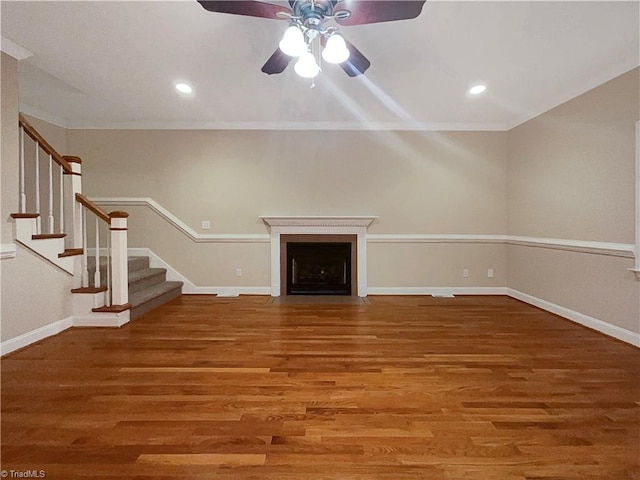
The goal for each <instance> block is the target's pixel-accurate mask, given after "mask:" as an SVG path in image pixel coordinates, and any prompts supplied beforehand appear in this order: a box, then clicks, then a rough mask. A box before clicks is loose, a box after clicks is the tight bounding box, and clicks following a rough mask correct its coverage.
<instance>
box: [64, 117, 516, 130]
mask: <svg viewBox="0 0 640 480" xmlns="http://www.w3.org/2000/svg"><path fill="white" fill-rule="evenodd" d="M66 128H69V129H72V130H295V131H297V130H318V131H398V132H401V131H406V132H444V131H473V132H475V131H479V132H487V131H497V132H503V131H506V130H508V129H509V125H507V124H505V123H483V122H479V123H468V122H467V123H464V122H460V123H455V122H280V121H273V122H271V121H266V122H243V121H239V122H209V121H195V122H194V121H178V122H176V121H159V122H149V121H132V122H126V121H124V122H121V121H113V120H95V119H91V120H87V121H71V122H69V124H68V125H67V126H66Z"/></svg>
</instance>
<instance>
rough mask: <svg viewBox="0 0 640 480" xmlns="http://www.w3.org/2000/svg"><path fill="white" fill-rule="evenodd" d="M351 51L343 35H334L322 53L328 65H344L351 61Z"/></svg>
mask: <svg viewBox="0 0 640 480" xmlns="http://www.w3.org/2000/svg"><path fill="white" fill-rule="evenodd" d="M349 55H350V52H349V49H348V48H347V44H346V43H345V41H344V38H342V35H338V34H336V33H334V34H333V35H331V36H330V37H329V39H328V40H327V45H326V46H325V47H324V50H323V51H322V58H323V59H324V61H325V62H327V63H333V64H337V63H343V62H346V61H347V60H348V59H349Z"/></svg>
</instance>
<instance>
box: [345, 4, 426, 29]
mask: <svg viewBox="0 0 640 480" xmlns="http://www.w3.org/2000/svg"><path fill="white" fill-rule="evenodd" d="M425 2H426V0H346V1H345V0H343V1H341V2H340V3H338V4H337V5H336V6H335V8H334V11H339V10H344V9H346V10H350V11H351V16H349V17H347V18H336V22H337V23H338V24H340V25H344V26H351V25H364V24H367V23H380V22H393V21H395V20H408V19H410V18H416V17H417V16H418V15H420V13H421V12H422V7H423V5H424V3H425Z"/></svg>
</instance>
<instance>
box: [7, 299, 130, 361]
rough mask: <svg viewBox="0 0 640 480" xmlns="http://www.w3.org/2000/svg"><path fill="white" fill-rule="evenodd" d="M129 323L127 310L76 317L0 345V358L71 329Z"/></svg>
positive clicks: (32, 331) (51, 324)
mask: <svg viewBox="0 0 640 480" xmlns="http://www.w3.org/2000/svg"><path fill="white" fill-rule="evenodd" d="M127 322H129V310H125V311H124V312H120V313H100V314H95V315H91V314H87V315H76V316H72V317H67V318H65V319H63V320H58V321H57V322H53V323H50V324H49V325H45V326H44V327H40V328H36V329H35V330H31V331H30V332H27V333H23V334H22V335H18V336H17V337H14V338H10V339H9V340H5V341H4V342H2V343H0V356H3V355H7V354H9V353H11V352H15V351H16V350H19V349H21V348H24V347H28V346H29V345H31V344H33V343H36V342H39V341H40V340H44V339H45V338H48V337H52V336H53V335H57V334H58V333H61V332H64V331H65V330H67V329H68V328H71V327H121V326H122V325H124V324H126V323H127Z"/></svg>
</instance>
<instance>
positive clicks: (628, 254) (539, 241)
mask: <svg viewBox="0 0 640 480" xmlns="http://www.w3.org/2000/svg"><path fill="white" fill-rule="evenodd" d="M90 200H91V201H93V202H94V203H95V204H96V205H99V206H134V207H147V208H150V209H151V210H153V211H154V212H155V213H156V214H157V215H159V216H160V217H161V218H163V219H164V220H165V221H166V222H168V223H169V224H171V225H172V226H173V227H175V228H176V229H178V230H179V231H180V232H182V233H183V234H184V235H186V236H187V237H189V238H190V239H191V240H192V241H194V242H197V243H269V242H271V235H269V234H264V233H235V234H234V233H217V234H203V233H198V232H197V231H195V230H194V229H193V228H191V227H190V226H189V225H187V224H186V223H185V222H184V221H182V220H180V219H179V218H178V217H177V216H176V215H174V214H173V213H171V212H170V211H169V210H167V209H166V208H165V207H163V206H162V205H160V204H159V203H158V202H156V201H155V200H153V199H152V198H149V197H92V198H90ZM259 218H260V219H261V220H262V221H263V222H264V223H265V225H267V226H269V227H270V228H279V227H294V226H295V228H298V229H299V230H298V231H297V233H307V230H308V232H309V233H317V231H316V230H314V229H316V228H317V227H319V226H322V225H323V222H325V223H326V222H331V224H330V225H325V227H331V228H337V227H346V228H360V227H362V228H365V229H367V228H368V227H369V226H370V225H371V224H372V223H373V222H374V221H375V220H377V219H378V217H377V216H371V215H369V216H366V215H365V216H333V217H331V216H298V217H293V216H275V215H273V216H269V215H265V216H261V217H259ZM639 223H640V221H639ZM329 233H334V232H329ZM335 233H342V232H335ZM365 238H366V242H367V243H504V244H509V245H522V246H531V247H541V248H551V249H556V250H568V251H572V252H580V253H592V254H599V255H610V256H616V257H624V258H634V257H635V258H636V263H638V262H639V260H638V258H637V257H638V256H640V254H637V253H636V250H637V249H638V248H640V247H638V246H636V245H634V244H632V243H613V242H595V241H590V240H574V239H561V238H542V237H527V236H517V235H486V234H452V233H436V234H415V233H409V234H404V233H402V234H392V233H388V234H371V233H367V234H366V237H365Z"/></svg>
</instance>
